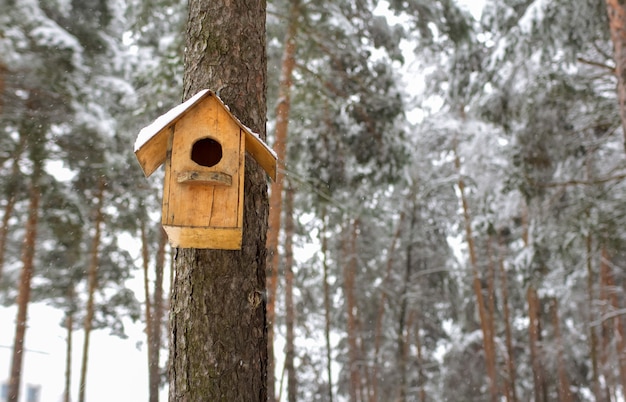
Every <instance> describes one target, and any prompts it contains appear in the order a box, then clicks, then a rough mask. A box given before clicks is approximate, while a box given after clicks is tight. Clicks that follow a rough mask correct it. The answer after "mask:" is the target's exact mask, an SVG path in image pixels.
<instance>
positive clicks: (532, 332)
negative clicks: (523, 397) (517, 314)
mask: <svg viewBox="0 0 626 402" xmlns="http://www.w3.org/2000/svg"><path fill="white" fill-rule="evenodd" d="M526 301H527V303H528V320H529V324H528V332H529V333H528V335H529V343H530V365H531V367H532V372H533V385H534V397H535V401H537V402H547V392H548V391H547V388H546V377H545V373H544V368H543V362H542V354H541V346H540V345H539V343H540V342H541V304H540V301H539V296H538V295H537V290H536V289H535V288H534V287H532V286H529V287H528V290H527V291H526Z"/></svg>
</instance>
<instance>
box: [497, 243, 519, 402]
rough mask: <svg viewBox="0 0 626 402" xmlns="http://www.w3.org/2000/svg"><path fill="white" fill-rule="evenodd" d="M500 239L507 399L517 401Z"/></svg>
mask: <svg viewBox="0 0 626 402" xmlns="http://www.w3.org/2000/svg"><path fill="white" fill-rule="evenodd" d="M503 247H504V246H503V244H502V239H501V238H500V239H499V241H498V269H499V271H500V289H501V294H502V309H503V312H504V334H505V335H504V336H505V343H506V354H507V358H506V367H507V371H508V373H507V374H508V380H507V381H508V383H509V385H508V392H507V401H508V402H517V391H516V387H517V384H516V383H517V381H516V371H515V353H514V351H513V331H512V330H511V311H510V307H509V288H508V280H507V275H506V270H505V269H504V256H503V255H502V248H503Z"/></svg>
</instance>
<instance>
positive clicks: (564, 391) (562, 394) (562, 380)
mask: <svg viewBox="0 0 626 402" xmlns="http://www.w3.org/2000/svg"><path fill="white" fill-rule="evenodd" d="M551 304H552V326H553V328H554V338H555V339H554V340H555V342H556V347H557V351H556V356H557V373H558V379H559V380H558V386H557V390H558V393H559V402H571V401H572V391H571V390H570V388H569V386H570V385H569V384H570V383H569V377H568V375H567V369H566V368H565V358H564V356H563V338H562V337H561V327H560V324H559V310H558V309H559V307H558V306H559V303H558V301H557V299H556V298H553V299H552V303H551Z"/></svg>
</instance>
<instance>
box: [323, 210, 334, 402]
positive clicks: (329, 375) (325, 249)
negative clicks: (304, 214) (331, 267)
mask: <svg viewBox="0 0 626 402" xmlns="http://www.w3.org/2000/svg"><path fill="white" fill-rule="evenodd" d="M326 219H327V216H326V208H325V207H324V208H323V209H322V225H323V226H322V231H321V232H320V243H321V248H322V250H321V251H322V265H323V268H324V341H325V343H326V376H327V381H328V401H329V402H333V372H332V345H331V344H330V310H331V302H330V284H329V283H328V259H327V258H328V257H327V256H328V237H327V236H328V228H327V225H326Z"/></svg>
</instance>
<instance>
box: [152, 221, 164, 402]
mask: <svg viewBox="0 0 626 402" xmlns="http://www.w3.org/2000/svg"><path fill="white" fill-rule="evenodd" d="M166 247H167V234H166V233H165V231H164V230H163V228H160V230H159V245H158V249H157V254H156V261H155V271H156V272H155V273H156V275H155V278H154V293H153V297H154V300H153V301H152V307H153V309H152V317H151V319H150V322H149V325H150V326H151V330H150V331H151V334H152V339H151V343H152V345H151V347H152V351H153V353H152V355H151V360H150V362H149V368H148V370H149V372H148V377H149V388H150V390H149V397H150V402H158V400H159V385H160V384H161V373H160V369H161V366H160V360H161V343H162V342H161V337H162V336H161V332H162V331H161V328H162V325H163V272H164V268H165V248H166Z"/></svg>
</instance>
